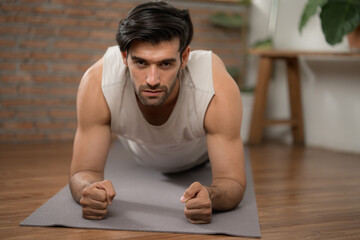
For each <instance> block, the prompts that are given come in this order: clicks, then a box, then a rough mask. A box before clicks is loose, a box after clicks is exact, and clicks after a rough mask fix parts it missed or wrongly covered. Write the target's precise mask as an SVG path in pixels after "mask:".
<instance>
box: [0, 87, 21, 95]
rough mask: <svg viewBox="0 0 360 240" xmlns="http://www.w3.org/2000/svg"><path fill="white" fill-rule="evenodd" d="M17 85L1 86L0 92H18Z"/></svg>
mask: <svg viewBox="0 0 360 240" xmlns="http://www.w3.org/2000/svg"><path fill="white" fill-rule="evenodd" d="M16 92H17V90H16V87H0V94H1V95H2V94H16Z"/></svg>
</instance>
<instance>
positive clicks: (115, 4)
mask: <svg viewBox="0 0 360 240" xmlns="http://www.w3.org/2000/svg"><path fill="white" fill-rule="evenodd" d="M136 4H137V3H136V2H135V3H129V2H116V1H115V2H112V3H110V4H109V7H110V8H112V9H124V10H125V11H126V12H128V11H129V10H130V9H131V8H133V7H134V6H135V5H136ZM119 20H120V19H119Z"/></svg>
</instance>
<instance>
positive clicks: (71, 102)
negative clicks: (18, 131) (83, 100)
mask: <svg viewBox="0 0 360 240" xmlns="http://www.w3.org/2000/svg"><path fill="white" fill-rule="evenodd" d="M31 103H32V106H36V107H45V106H51V107H64V106H65V107H75V106H76V100H75V99H34V100H32V102H31Z"/></svg>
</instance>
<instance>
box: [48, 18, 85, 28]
mask: <svg viewBox="0 0 360 240" xmlns="http://www.w3.org/2000/svg"><path fill="white" fill-rule="evenodd" d="M49 24H53V25H56V26H59V25H63V26H70V27H73V26H78V25H79V20H78V19H73V18H51V19H49Z"/></svg>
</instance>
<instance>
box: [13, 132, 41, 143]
mask: <svg viewBox="0 0 360 240" xmlns="http://www.w3.org/2000/svg"><path fill="white" fill-rule="evenodd" d="M44 139H46V135H45V134H44V133H17V134H16V140H17V141H20V142H23V141H26V142H27V141H36V140H44Z"/></svg>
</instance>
